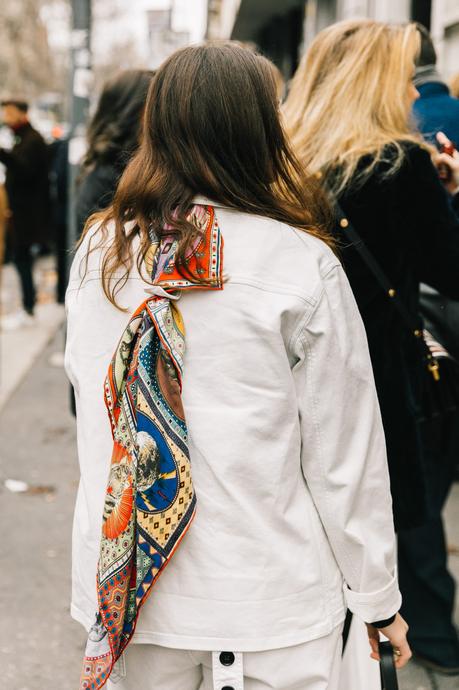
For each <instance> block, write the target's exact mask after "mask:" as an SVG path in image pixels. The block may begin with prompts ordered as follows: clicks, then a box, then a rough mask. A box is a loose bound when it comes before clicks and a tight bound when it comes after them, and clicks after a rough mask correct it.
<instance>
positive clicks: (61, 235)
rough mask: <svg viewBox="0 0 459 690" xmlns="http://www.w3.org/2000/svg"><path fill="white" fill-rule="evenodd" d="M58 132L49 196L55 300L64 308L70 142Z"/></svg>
mask: <svg viewBox="0 0 459 690" xmlns="http://www.w3.org/2000/svg"><path fill="white" fill-rule="evenodd" d="M62 135H63V133H62V131H61V130H60V129H59V128H56V129H55V130H54V131H53V136H54V141H52V142H51V143H50V144H49V158H50V171H49V181H50V196H51V218H52V229H53V233H52V234H53V239H54V245H55V254H56V272H57V283H56V300H57V302H58V303H59V304H64V301H65V290H66V288H67V257H68V255H69V253H70V252H69V249H70V247H69V239H70V238H69V232H68V213H69V179H68V178H69V176H68V157H69V142H68V139H67V137H64V136H62Z"/></svg>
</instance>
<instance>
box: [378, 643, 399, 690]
mask: <svg viewBox="0 0 459 690" xmlns="http://www.w3.org/2000/svg"><path fill="white" fill-rule="evenodd" d="M379 656H380V657H381V661H380V662H379V670H380V671H381V688H382V690H398V681H397V669H396V668H395V662H394V650H393V647H392V645H391V643H390V642H380V643H379Z"/></svg>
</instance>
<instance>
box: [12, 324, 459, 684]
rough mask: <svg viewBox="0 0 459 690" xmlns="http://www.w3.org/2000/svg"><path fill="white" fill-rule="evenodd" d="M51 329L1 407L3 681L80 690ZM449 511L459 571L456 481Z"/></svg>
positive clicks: (81, 638) (70, 497) (68, 504)
mask: <svg viewBox="0 0 459 690" xmlns="http://www.w3.org/2000/svg"><path fill="white" fill-rule="evenodd" d="M23 336H24V337H27V336H26V333H25V332H23ZM50 337H52V340H51V342H50V343H49V344H48V345H46V346H45V347H44V349H43V350H42V352H41V353H40V354H39V355H38V357H37V358H36V359H34V360H33V362H29V366H28V369H27V373H26V374H25V376H23V377H22V381H21V382H20V383H18V384H17V385H16V386H15V388H14V391H13V393H12V394H11V396H10V397H9V398H8V400H7V401H6V403H5V404H4V406H3V409H2V410H1V413H0V438H1V439H2V444H1V447H0V524H1V525H3V534H2V538H1V540H0V568H1V573H2V574H1V586H0V611H1V621H2V625H1V626H0V679H1V680H0V687H1V690H44V689H45V688H46V690H76V688H77V687H78V677H79V671H80V664H81V659H82V655H83V649H84V642H85V637H86V635H85V632H84V630H83V629H82V628H81V626H80V625H79V624H77V623H75V622H74V621H72V620H71V618H70V613H69V600H70V554H71V523H72V512H73V505H74V500H75V493H76V489H77V482H78V463H77V456H76V435H75V423H74V419H73V417H72V416H71V414H70V411H69V386H68V383H67V381H66V379H65V374H64V371H63V368H62V366H59V365H61V357H60V356H59V355H60V354H61V353H62V350H63V346H64V332H63V328H62V327H61V328H60V329H59V330H58V331H57V333H56V332H55V333H54V336H50ZM32 365H33V366H32ZM56 365H57V366H56ZM11 480H14V481H13V482H11ZM5 482H6V484H5ZM15 482H16V483H15ZM18 482H19V483H18ZM21 482H24V485H22V484H21ZM8 487H9V488H8ZM18 488H22V489H24V488H26V490H25V491H20V492H18V491H15V490H14V489H18ZM11 489H13V490H11ZM446 520H447V525H448V538H449V543H450V545H451V551H452V553H451V556H450V560H451V567H452V570H453V571H454V573H455V575H456V577H459V551H458V549H457V547H458V546H459V485H456V486H455V488H454V491H453V494H452V496H451V498H450V500H449V503H448V507H447V511H446ZM458 614H459V610H458ZM458 623H459V615H458ZM458 689H459V678H457V677H456V678H446V677H442V676H439V675H434V674H427V673H426V672H425V671H424V670H423V669H421V668H420V667H419V666H417V665H416V664H415V663H410V664H409V666H408V667H407V669H404V670H403V671H402V673H401V674H400V690H458ZM345 690H353V689H352V688H346V689H345Z"/></svg>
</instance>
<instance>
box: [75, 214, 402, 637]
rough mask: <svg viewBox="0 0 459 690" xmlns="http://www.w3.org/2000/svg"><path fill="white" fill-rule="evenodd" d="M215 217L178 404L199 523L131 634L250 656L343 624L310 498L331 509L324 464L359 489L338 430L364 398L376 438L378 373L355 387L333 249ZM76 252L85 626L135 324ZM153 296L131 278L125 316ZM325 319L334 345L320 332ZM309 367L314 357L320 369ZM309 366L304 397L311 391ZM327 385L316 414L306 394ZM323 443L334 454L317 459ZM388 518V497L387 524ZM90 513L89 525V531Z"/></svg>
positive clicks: (194, 300) (269, 223)
mask: <svg viewBox="0 0 459 690" xmlns="http://www.w3.org/2000/svg"><path fill="white" fill-rule="evenodd" d="M216 214H217V222H218V223H219V225H220V228H221V230H222V233H223V237H224V241H225V247H224V257H225V259H224V262H225V263H224V267H225V275H227V282H226V283H225V286H224V289H223V290H222V291H221V292H217V293H215V294H210V293H209V292H207V291H202V292H199V293H184V294H182V295H181V297H180V300H179V302H178V306H179V308H180V311H181V314H182V316H183V319H184V323H185V328H186V332H187V352H186V358H185V374H184V380H183V404H184V408H185V410H186V418H187V425H188V430H189V448H190V454H191V463H192V468H193V481H194V485H195V489H196V493H197V496H198V509H197V515H196V518H195V521H194V523H193V526H192V528H191V530H190V531H189V533H188V534H187V537H186V539H185V540H184V542H183V545H182V546H181V547H180V549H179V551H178V553H177V555H176V556H175V559H174V566H173V567H172V568H171V569H170V570H168V571H167V574H166V575H165V576H164V577H163V578H161V580H160V581H159V583H158V585H157V586H156V591H155V596H154V597H153V598H152V599H151V600H150V601H149V602H148V604H146V606H145V608H144V610H143V614H142V617H141V619H140V620H139V623H138V626H137V639H138V640H139V641H150V642H155V643H162V644H165V645H168V646H173V647H176V646H180V637H181V636H183V635H185V636H186V638H187V639H186V640H184V641H183V642H182V644H185V642H186V646H187V647H190V645H191V647H193V645H194V646H196V648H203V646H204V647H205V640H204V635H203V633H202V630H204V629H205V630H206V635H205V637H207V638H214V639H213V642H212V644H217V645H218V644H219V645H220V647H222V645H223V647H224V646H225V644H226V646H227V647H228V648H230V647H231V646H232V643H231V640H232V639H236V638H237V639H239V643H238V644H239V648H241V649H242V648H244V649H246V650H250V649H260V648H264V649H267V648H273V647H279V646H285V645H287V644H298V643H300V642H303V641H305V640H307V639H311V638H312V637H314V636H317V635H318V634H327V632H329V631H330V630H331V629H332V628H333V627H334V626H335V625H336V624H337V623H338V622H339V621H340V620H341V619H342V615H343V610H344V609H343V599H342V584H341V582H342V580H341V578H342V575H341V574H340V572H339V568H338V565H337V563H336V560H335V557H334V556H333V554H332V550H331V547H330V545H329V542H328V540H327V537H326V536H325V532H324V527H323V525H322V523H321V518H322V520H324V521H325V522H326V523H327V522H328V520H330V521H331V523H333V522H334V520H335V518H334V517H333V516H332V515H331V514H330V515H325V514H323V513H322V515H321V518H319V514H318V511H317V508H316V507H315V506H314V501H317V503H318V504H319V505H320V504H321V502H322V501H325V500H326V493H327V489H326V488H325V489H324V485H327V484H330V486H329V488H328V491H332V485H333V484H334V479H333V478H331V477H330V476H329V470H330V467H331V468H333V467H335V470H334V471H336V472H338V474H339V473H342V477H343V478H344V477H346V473H348V475H347V476H348V480H349V481H350V482H351V483H352V481H353V478H354V477H355V475H356V474H357V475H358V474H359V473H360V472H361V470H362V466H361V465H360V463H359V460H358V459H357V460H356V458H355V457H351V456H349V457H346V455H347V452H348V450H349V448H348V445H349V444H352V443H354V442H355V440H354V441H353V440H352V439H351V437H350V436H347V435H346V432H344V431H343V432H342V435H341V437H339V435H338V431H337V429H338V428H340V427H342V423H341V415H342V414H343V413H344V407H345V405H346V404H349V403H351V402H352V401H351V398H354V397H355V398H356V399H355V401H354V403H353V409H354V413H355V412H356V406H358V407H359V409H360V413H359V414H360V415H361V422H360V423H361V425H362V427H363V429H364V430H365V432H364V433H370V430H371V428H372V427H373V425H374V420H375V415H376V416H377V414H378V413H377V408H376V407H375V401H374V394H373V391H372V387H371V379H370V380H367V381H365V380H362V376H361V372H360V368H361V366H362V352H361V349H360V347H359V344H358V343H359V342H361V338H362V334H361V328H362V326H361V323H360V319H359V318H358V316H357V314H356V313H355V311H354V312H353V309H354V305H353V300H352V297H351V295H350V292H349V289H348V286H347V283H346V281H345V279H344V277H343V274H342V269H341V267H340V264H339V262H338V260H337V259H336V257H335V256H334V254H333V253H332V252H331V251H330V250H329V249H327V247H326V246H325V245H324V244H323V243H322V242H320V241H319V240H317V239H315V238H313V237H310V236H308V235H306V234H304V233H302V232H300V231H297V230H294V229H292V228H290V227H288V226H286V225H284V224H281V223H278V222H276V221H273V220H271V219H267V218H262V217H259V216H250V215H247V214H243V213H241V212H238V211H235V210H231V209H228V208H222V207H220V206H218V205H217V208H216ZM85 249H86V247H84V246H83V245H82V247H81V250H80V251H81V252H82V253H83V252H84V251H85ZM78 258H79V257H77V260H76V262H75V264H74V274H73V275H72V276H71V282H70V286H69V292H68V296H67V308H68V314H69V324H70V328H69V334H68V347H67V353H68V355H67V370H68V372H69V375H70V377H71V378H72V382H73V383H74V385H75V388H76V390H77V392H78V410H77V413H78V417H79V419H80V420H81V426H80V435H79V455H80V462H81V465H82V485H81V489H80V493H79V498H78V507H77V518H76V521H75V532H74V544H75V550H74V578H73V583H74V591H73V611H74V614H75V616H76V617H77V618H78V619H79V620H81V622H84V623H86V624H88V623H89V620H88V619H89V617H90V616H91V615H92V610H93V608H94V605H95V602H90V601H88V598H87V593H88V591H91V587H90V584H91V583H92V577H93V572H94V568H95V567H96V562H97V557H98V540H97V537H98V534H99V533H100V527H101V519H102V512H101V504H102V501H103V492H104V490H105V481H106V472H107V469H108V458H109V456H110V448H111V444H112V441H111V433H110V427H109V422H108V418H107V414H106V410H105V407H104V404H103V400H102V396H101V394H100V393H99V395H96V394H95V393H96V391H97V390H98V391H99V392H100V391H102V387H103V378H104V376H105V372H106V369H107V367H108V364H109V361H110V358H111V355H112V349H113V345H114V343H115V342H116V339H117V337H118V336H119V333H120V332H121V331H122V329H123V321H124V322H125V321H126V319H127V315H126V314H122V313H121V312H119V311H117V310H115V309H114V308H113V306H112V305H110V304H109V303H108V301H107V300H106V298H105V296H104V295H103V292H102V287H101V281H100V275H99V274H98V272H99V266H98V261H99V259H100V255H98V254H97V252H95V253H94V254H92V255H90V258H89V262H90V263H89V265H88V270H87V273H86V277H85V278H84V280H83V283H81V279H80V277H79V276H78ZM268 267H269V270H268ZM146 290H147V293H146ZM343 291H344V294H343ZM147 294H148V285H147V284H146V283H144V282H143V281H142V280H141V278H140V276H138V274H137V276H136V274H135V272H134V273H133V274H131V276H130V278H129V280H128V282H127V284H126V287H125V288H124V289H123V290H122V291H121V292H120V294H119V302H120V304H121V305H123V306H128V308H129V310H130V311H132V309H133V307H134V305H135V304H136V303H139V302H141V301H142V300H143V299H145V296H147ZM330 305H331V310H332V313H330ZM130 311H129V313H130ZM348 312H349V313H348ZM347 316H350V320H351V322H350V323H345V322H346V320H347ZM330 319H332V320H333V319H334V320H335V325H334V328H335V329H336V333H335V336H336V341H335V338H334V336H333V335H331V334H330V333H329V332H327V331H329V328H330V321H329V320H330ZM341 330H342V337H341V336H340V331H341ZM345 330H346V334H345V333H344V331H345ZM88 334H91V336H90V337H91V347H90V348H86V346H85V344H86V343H87V342H88V337H89V336H88ZM305 348H309V352H308V353H307V354H306V351H305ZM354 348H356V351H355V352H354V353H352V350H353V349H354ZM344 350H346V351H347V352H348V354H347V355H346V356H345V357H346V359H347V362H346V366H345V369H344V370H342V369H341V367H340V365H339V364H336V366H335V367H334V369H333V370H332V371H330V376H329V378H327V377H326V376H324V375H323V367H322V366H321V361H320V360H321V359H322V357H326V358H329V359H330V360H335V361H336V360H337V359H338V358H339V357H342V356H343V354H344V353H343V351H344ZM95 354H96V356H94V355H95ZM363 354H364V361H365V358H367V354H366V353H363ZM305 357H311V358H314V359H316V360H317V362H316V366H317V371H316V372H314V369H313V367H312V362H310V363H306V362H303V360H304V358H305ZM295 367H296V369H297V370H298V373H297V374H295V373H293V372H294V370H295ZM305 367H308V371H309V373H308V386H310V391H305V390H303V387H304V381H303V377H304V376H305V371H304V368H305ZM309 367H311V368H309ZM364 378H365V377H364ZM350 379H352V380H353V388H354V390H353V391H352V392H350V391H349V389H348V382H349V380H350ZM359 379H361V380H360V381H359ZM319 388H320V400H319V399H318V400H317V401H316V403H315V405H316V407H315V410H314V409H312V408H311V407H310V405H311V397H312V398H315V397H316V396H318V395H319ZM343 395H346V400H344V399H343V398H342V396H343ZM341 406H342V411H340V407H341ZM331 407H333V410H334V412H333V415H332V417H329V414H328V412H329V410H330V408H331ZM298 408H299V410H300V411H299V415H298V413H297V412H296V410H298ZM311 415H312V416H314V417H315V424H316V425H317V428H316V432H317V436H316V433H315V431H314V429H313V426H312V425H311V427H310V431H309V433H310V438H309V446H308V448H307V449H303V460H302V462H301V461H300V458H301V454H302V445H304V444H305V443H307V442H308V439H306V437H305V433H304V430H303V431H302V428H301V426H302V423H303V424H308V425H310V422H311V419H310V418H311ZM81 418H82V419H81ZM376 418H377V417H376ZM322 434H323V435H324V437H325V438H324V439H323V440H322V441H320V438H319V436H321V435H322ZM321 443H322V444H325V446H326V447H328V452H327V453H326V454H325V457H323V458H322V460H319V458H320V456H321V454H322V451H321V448H320V445H321ZM370 443H371V448H372V449H373V450H372V451H369V452H370V453H373V454H378V455H380V457H381V461H382V462H384V447H383V441H382V437H381V436H380V435H379V434H378V433H374V434H373V433H372V434H371V440H370ZM338 445H339V450H338ZM305 451H306V453H305ZM304 453H305V454H304ZM338 456H339V457H338ZM373 460H375V458H373ZM362 462H364V463H365V460H364V458H362ZM309 463H310V464H309ZM335 463H338V464H337V465H335ZM309 472H310V473H311V475H310V477H309V478H308V473H309ZM322 472H323V473H324V475H323V476H322ZM337 477H338V476H337ZM338 481H339V480H338ZM370 483H371V480H370ZM308 486H309V488H308ZM324 492H325V493H324ZM346 493H347V492H346ZM381 498H382V497H381ZM360 500H361V501H362V504H361V505H360V506H358V507H357V511H360V510H365V508H364V507H363V506H364V505H365V502H366V500H368V499H367V497H365V496H362V497H361V499H360ZM352 501H353V497H352V496H349V495H342V496H341V495H340V493H339V492H336V493H335V495H334V509H335V510H336V509H338V510H340V509H341V510H343V511H344V513H348V511H349V510H351V512H353V511H354V510H355V508H351V504H352ZM389 510H390V506H389V505H388V504H386V503H385V502H384V501H382V504H381V506H380V508H379V510H378V512H379V513H380V516H381V518H382V517H383V515H384V513H385V512H386V511H389ZM84 515H90V516H91V519H90V520H89V522H87V521H86V520H84V519H82V518H81V516H84ZM78 516H80V517H78ZM155 519H156V518H155ZM330 526H331V524H330ZM327 527H329V525H328V524H327ZM164 528H165V530H167V526H166V525H164ZM363 529H365V528H363ZM347 541H348V540H347V537H346V536H345V535H342V536H340V537H338V539H337V543H336V545H334V546H336V548H337V549H338V551H339V550H340V549H346V551H348V554H351V553H352V552H353V549H357V550H356V551H355V556H356V558H359V555H358V551H359V547H358V546H357V545H354V546H353V544H352V542H353V541H354V539H350V540H349V543H347ZM375 548H376V546H375ZM83 563H84V564H85V567H82V564H83ZM191 563H192V567H190V564H191ZM360 576H363V577H365V576H364V575H363V573H361V575H360ZM204 598H206V600H207V604H206V605H204V604H203V599H204ZM319 602H320V604H319ZM166 610H167V614H168V615H167V616H166V615H162V614H163V613H164V614H165V613H166ZM230 612H231V615H230ZM370 617H371V616H370ZM229 621H231V623H230V622H229ZM207 643H209V639H208V640H207Z"/></svg>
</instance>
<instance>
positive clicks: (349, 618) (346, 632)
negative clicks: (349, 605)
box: [342, 609, 352, 654]
mask: <svg viewBox="0 0 459 690" xmlns="http://www.w3.org/2000/svg"><path fill="white" fill-rule="evenodd" d="M351 623H352V611H349V609H348V610H347V611H346V618H345V619H344V626H343V651H342V654H344V652H345V650H346V647H347V642H348V640H349V633H350V632H351Z"/></svg>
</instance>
